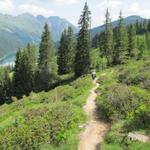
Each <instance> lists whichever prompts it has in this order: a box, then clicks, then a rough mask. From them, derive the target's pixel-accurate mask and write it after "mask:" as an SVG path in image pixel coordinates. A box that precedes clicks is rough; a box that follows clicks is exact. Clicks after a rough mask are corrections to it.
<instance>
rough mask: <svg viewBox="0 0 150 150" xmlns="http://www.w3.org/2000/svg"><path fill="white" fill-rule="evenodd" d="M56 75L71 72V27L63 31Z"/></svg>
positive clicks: (72, 44) (72, 51)
mask: <svg viewBox="0 0 150 150" xmlns="http://www.w3.org/2000/svg"><path fill="white" fill-rule="evenodd" d="M57 63H58V73H59V74H60V75H62V74H66V73H70V72H72V71H73V65H74V38H73V30H72V28H71V27H68V29H67V30H66V29H65V30H64V32H63V33H62V36H61V40H60V46H59V50H58V57H57Z"/></svg>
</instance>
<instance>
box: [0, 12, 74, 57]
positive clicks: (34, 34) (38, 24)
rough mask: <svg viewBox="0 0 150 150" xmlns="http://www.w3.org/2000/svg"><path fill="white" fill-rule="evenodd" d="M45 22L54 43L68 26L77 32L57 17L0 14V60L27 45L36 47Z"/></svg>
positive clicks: (69, 24)
mask: <svg viewBox="0 0 150 150" xmlns="http://www.w3.org/2000/svg"><path fill="white" fill-rule="evenodd" d="M45 22H47V23H48V24H49V26H50V30H51V34H52V39H53V40H54V41H55V42H57V41H59V39H60V36H61V33H62V31H63V30H64V29H65V28H67V27H68V26H71V27H72V28H73V30H74V32H77V28H76V27H75V26H74V25H72V24H71V23H69V22H68V21H67V20H65V19H63V18H60V17H57V16H51V17H47V18H46V17H44V16H42V15H39V16H37V17H35V16H33V15H31V14H29V13H24V14H21V15H18V16H11V15H3V14H0V35H1V36H2V37H3V38H0V51H1V53H0V58H1V57H2V56H6V55H8V54H11V53H13V52H16V51H17V49H18V48H19V47H24V46H25V45H26V44H27V43H35V44H37V45H38V44H39V42H40V37H41V33H42V29H43V27H44V24H45ZM33 27H34V28H33Z"/></svg>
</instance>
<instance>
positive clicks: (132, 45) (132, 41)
mask: <svg viewBox="0 0 150 150" xmlns="http://www.w3.org/2000/svg"><path fill="white" fill-rule="evenodd" d="M128 42H129V45H128V56H129V57H131V58H132V57H135V56H136V54H137V51H136V30H135V26H134V25H133V24H131V25H130V26H129V31H128Z"/></svg>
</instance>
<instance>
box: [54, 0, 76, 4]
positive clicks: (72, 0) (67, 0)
mask: <svg viewBox="0 0 150 150" xmlns="http://www.w3.org/2000/svg"><path fill="white" fill-rule="evenodd" d="M55 1H56V2H57V3H60V4H68V5H69V4H76V3H79V0H55Z"/></svg>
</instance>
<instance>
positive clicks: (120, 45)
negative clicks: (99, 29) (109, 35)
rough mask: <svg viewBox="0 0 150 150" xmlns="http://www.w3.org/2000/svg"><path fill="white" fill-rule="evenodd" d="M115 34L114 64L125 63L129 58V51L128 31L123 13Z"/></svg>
mask: <svg viewBox="0 0 150 150" xmlns="http://www.w3.org/2000/svg"><path fill="white" fill-rule="evenodd" d="M114 31H115V32H114V34H115V36H114V37H115V38H114V40H115V48H114V58H113V64H120V63H124V62H125V60H126V58H127V49H128V37H127V31H126V28H125V25H124V19H123V17H122V13H120V16H119V24H118V27H117V28H116V29H115V30H114Z"/></svg>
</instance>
